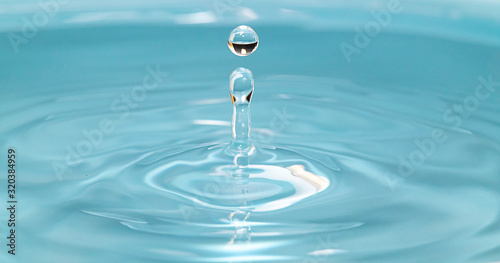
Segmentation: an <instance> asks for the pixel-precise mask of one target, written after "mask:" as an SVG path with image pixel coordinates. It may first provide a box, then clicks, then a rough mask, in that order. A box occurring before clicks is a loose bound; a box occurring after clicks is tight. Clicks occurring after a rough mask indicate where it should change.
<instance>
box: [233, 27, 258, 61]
mask: <svg viewBox="0 0 500 263" xmlns="http://www.w3.org/2000/svg"><path fill="white" fill-rule="evenodd" d="M227 45H228V47H229V49H231V51H232V52H233V53H234V54H235V55H237V56H248V55H250V54H252V53H253V52H254V51H255V50H256V49H257V47H258V46H259V37H258V36H257V33H255V31H254V30H253V29H252V28H251V27H249V26H239V27H237V28H235V29H233V31H231V34H229V39H228V40H227Z"/></svg>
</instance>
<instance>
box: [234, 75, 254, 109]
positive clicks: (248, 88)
mask: <svg viewBox="0 0 500 263" xmlns="http://www.w3.org/2000/svg"><path fill="white" fill-rule="evenodd" d="M253 83H254V82H253V74H252V72H251V71H250V70H249V69H246V68H237V69H235V70H234V71H233V73H231V75H230V76H229V94H230V95H231V101H232V102H233V104H249V103H250V100H251V99H252V94H253Z"/></svg>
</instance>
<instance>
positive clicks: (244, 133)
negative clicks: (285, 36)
mask: <svg viewBox="0 0 500 263" xmlns="http://www.w3.org/2000/svg"><path fill="white" fill-rule="evenodd" d="M227 44H228V47H229V49H230V50H231V52H233V53H234V54H235V55H237V56H248V55H250V54H252V53H253V52H254V51H255V50H256V49H257V47H258V45H259V39H258V36H257V34H256V33H255V31H254V30H253V29H252V28H250V27H248V26H239V27H237V28H235V29H234V30H233V31H232V32H231V34H230V35H229V39H228V41H227ZM253 91H254V79H253V74H252V72H251V71H250V70H249V69H246V68H242V67H239V68H237V69H235V70H234V71H233V72H232V73H231V75H230V76H229V94H230V96H231V102H232V103H233V117H232V121H231V124H232V125H231V127H232V137H233V139H232V140H231V143H230V144H229V146H228V150H229V152H230V153H232V154H233V155H234V170H233V173H232V177H233V180H234V183H236V184H239V185H245V184H247V183H248V178H249V173H248V165H249V164H248V155H250V154H251V153H252V151H253V149H254V147H253V145H252V143H251V141H250V102H251V100H252V95H253ZM242 194H243V196H246V195H247V194H248V189H246V188H243V189H242ZM248 205H249V204H247V200H246V199H244V198H243V200H242V207H241V208H240V209H237V210H235V211H234V212H232V213H231V214H230V215H229V217H228V219H229V221H230V222H231V224H232V225H233V226H234V227H235V234H234V236H233V237H232V238H231V240H230V241H229V242H228V244H229V245H232V244H234V243H235V242H250V230H251V228H250V225H249V224H248V223H247V222H246V220H247V219H248V218H249V217H250V210H249V209H248V208H247V207H248Z"/></svg>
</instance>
